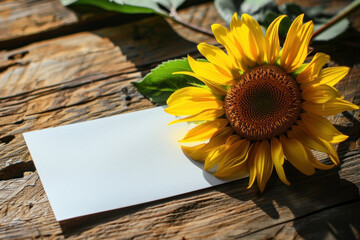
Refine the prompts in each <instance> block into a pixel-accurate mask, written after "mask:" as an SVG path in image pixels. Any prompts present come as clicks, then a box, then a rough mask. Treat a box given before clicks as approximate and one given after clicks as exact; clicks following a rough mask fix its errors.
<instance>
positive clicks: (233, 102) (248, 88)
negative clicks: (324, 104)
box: [224, 66, 301, 141]
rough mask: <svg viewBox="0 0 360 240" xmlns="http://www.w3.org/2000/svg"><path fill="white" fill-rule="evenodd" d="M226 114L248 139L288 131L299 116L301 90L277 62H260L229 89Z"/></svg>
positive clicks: (234, 127)
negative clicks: (264, 64) (262, 64)
mask: <svg viewBox="0 0 360 240" xmlns="http://www.w3.org/2000/svg"><path fill="white" fill-rule="evenodd" d="M224 108H225V114H226V117H227V119H228V120H229V122H230V125H231V126H232V128H233V129H234V131H235V132H236V133H237V134H239V135H240V136H241V137H243V138H246V139H249V140H255V141H258V140H264V139H270V138H272V137H275V136H279V135H281V134H283V133H284V132H286V130H288V129H289V127H291V126H292V125H293V124H294V122H295V121H296V120H297V119H298V117H299V115H300V110H301V99H300V91H299V88H298V86H297V84H296V82H295V80H294V79H293V78H292V77H291V76H290V75H289V74H287V73H286V72H285V71H284V70H283V69H282V68H280V67H277V66H259V67H255V68H253V69H252V70H251V71H248V72H246V73H244V74H243V75H242V76H241V79H240V80H239V81H238V82H237V83H236V84H234V85H233V86H232V87H231V89H230V90H229V91H228V92H227V94H226V97H225V101H224Z"/></svg>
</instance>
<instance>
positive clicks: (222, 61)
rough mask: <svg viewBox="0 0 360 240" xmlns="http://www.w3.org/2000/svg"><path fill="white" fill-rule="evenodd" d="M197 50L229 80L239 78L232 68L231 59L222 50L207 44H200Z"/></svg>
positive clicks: (235, 70) (236, 71) (237, 72)
mask: <svg viewBox="0 0 360 240" xmlns="http://www.w3.org/2000/svg"><path fill="white" fill-rule="evenodd" d="M197 48H198V50H199V52H200V53H201V54H202V55H203V56H204V57H205V58H206V59H207V60H208V61H209V62H211V63H212V64H214V65H215V67H217V69H218V70H219V71H220V72H221V73H223V74H224V75H228V77H230V78H231V77H232V78H240V74H239V71H238V70H237V69H236V68H235V67H234V65H233V63H232V61H231V58H230V57H229V56H228V55H226V54H225V53H224V52H223V50H221V49H220V48H218V47H215V46H212V45H209V44H207V43H200V44H199V45H198V46H197ZM233 83H234V82H233Z"/></svg>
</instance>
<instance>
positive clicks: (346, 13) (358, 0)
mask: <svg viewBox="0 0 360 240" xmlns="http://www.w3.org/2000/svg"><path fill="white" fill-rule="evenodd" d="M359 7H360V0H356V1H354V2H352V3H351V4H349V5H348V6H347V7H345V8H344V9H343V10H342V11H340V12H339V14H337V15H336V16H335V17H333V18H332V19H331V20H330V21H329V22H327V23H326V24H324V25H323V26H322V27H321V28H319V29H318V30H316V31H315V32H314V33H313V35H312V37H311V40H310V41H312V40H314V38H316V37H317V36H318V35H319V34H320V33H322V32H324V31H326V30H327V29H328V28H330V27H331V26H333V25H334V24H335V23H337V22H339V21H340V20H341V19H343V18H345V17H347V16H349V15H350V14H352V13H353V12H354V11H356V10H357V9H358V8H359Z"/></svg>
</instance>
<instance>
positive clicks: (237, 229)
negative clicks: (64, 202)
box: [0, 151, 360, 239]
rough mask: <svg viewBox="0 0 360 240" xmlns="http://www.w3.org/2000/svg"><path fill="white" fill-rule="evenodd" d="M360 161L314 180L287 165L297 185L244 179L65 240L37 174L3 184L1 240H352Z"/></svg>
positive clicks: (128, 212) (114, 217)
mask: <svg viewBox="0 0 360 240" xmlns="http://www.w3.org/2000/svg"><path fill="white" fill-rule="evenodd" d="M359 157H360V152H359V151H353V152H350V153H348V154H346V156H345V158H344V162H343V164H342V165H341V167H340V170H339V169H333V170H330V171H319V172H317V173H316V174H314V175H313V176H310V177H308V176H304V175H302V174H300V173H298V172H297V171H296V170H295V169H294V168H293V167H291V166H290V165H286V171H287V172H288V173H289V174H288V176H289V181H291V182H292V185H291V186H290V187H288V186H286V185H284V184H283V183H281V182H280V180H278V178H277V177H276V176H275V174H274V175H273V176H272V178H271V179H270V182H269V187H268V189H267V190H266V191H265V193H264V194H262V195H261V194H259V193H258V192H257V190H256V189H254V188H253V189H251V190H247V189H246V185H247V179H243V180H238V181H235V182H232V183H228V184H224V185H222V186H218V187H214V188H211V189H206V190H202V191H198V192H195V193H190V194H185V195H183V196H178V197H174V198H170V199H166V200H162V201H157V202H154V203H149V204H142V205H140V206H136V207H131V208H127V209H123V210H118V211H114V212H112V213H111V214H110V215H109V216H107V217H106V218H104V217H101V215H95V216H93V217H91V221H90V222H87V224H85V225H78V226H77V227H76V228H72V229H71V228H70V229H67V231H66V232H63V230H62V229H61V228H60V225H59V224H58V223H57V222H56V221H55V218H54V216H53V213H52V211H51V209H50V205H49V203H48V201H47V198H46V195H45V193H44V191H43V188H42V185H41V182H40V181H39V179H38V176H37V174H36V173H31V174H29V175H27V176H25V177H24V178H20V179H15V180H6V181H1V185H0V190H1V192H5V193H6V194H2V196H4V195H5V197H2V198H1V199H0V200H1V202H2V204H1V205H0V206H1V208H0V215H1V216H3V217H2V218H1V220H0V239H17V238H31V237H37V238H41V237H51V236H53V237H56V238H63V237H69V238H70V239H81V238H84V237H88V238H96V239H105V238H111V237H113V238H125V239H130V238H131V239H132V238H136V239H158V238H161V239H164V238H171V239H184V238H185V239H199V238H204V239H219V238H221V239H238V238H245V239H247V238H249V239H254V238H255V239H260V238H271V237H278V238H280V239H291V238H299V239H302V238H305V239H306V238H309V237H315V238H316V237H324V236H326V235H327V234H332V233H335V234H337V236H351V235H349V234H352V232H354V234H356V231H357V232H359V230H360V229H359V226H358V224H359V222H360V215H359V214H357V213H358V212H359V209H356V208H354V209H352V213H354V214H348V212H342V211H343V210H344V209H349V208H351V206H358V205H359V202H360V196H359V187H360V179H359V178H358V172H359V170H360V162H359V161H358V159H359ZM338 170H339V171H338ZM314 183H316V184H314ZM4 203H6V204H4ZM99 216H100V217H99ZM337 216H341V219H337ZM318 219H319V220H322V221H319V222H318V221H317V220H318ZM82 221H85V222H86V221H88V219H87V218H84V219H83V220H82ZM326 221H328V222H326ZM307 223H313V224H314V225H313V226H309V225H308V224H307ZM329 227H331V228H332V229H331V231H330V230H329ZM315 230H316V231H315Z"/></svg>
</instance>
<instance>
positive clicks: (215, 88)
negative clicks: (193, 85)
mask: <svg viewBox="0 0 360 240" xmlns="http://www.w3.org/2000/svg"><path fill="white" fill-rule="evenodd" d="M173 74H184V75H188V76H192V77H194V78H197V79H199V80H200V81H202V82H203V83H205V85H206V86H207V87H208V88H209V89H210V90H211V92H212V93H214V94H216V95H219V96H225V95H226V93H227V91H226V90H225V88H224V87H222V86H221V85H220V84H217V83H214V82H211V81H209V80H207V79H205V78H203V77H201V76H199V75H196V74H195V73H193V72H174V73H173Z"/></svg>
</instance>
